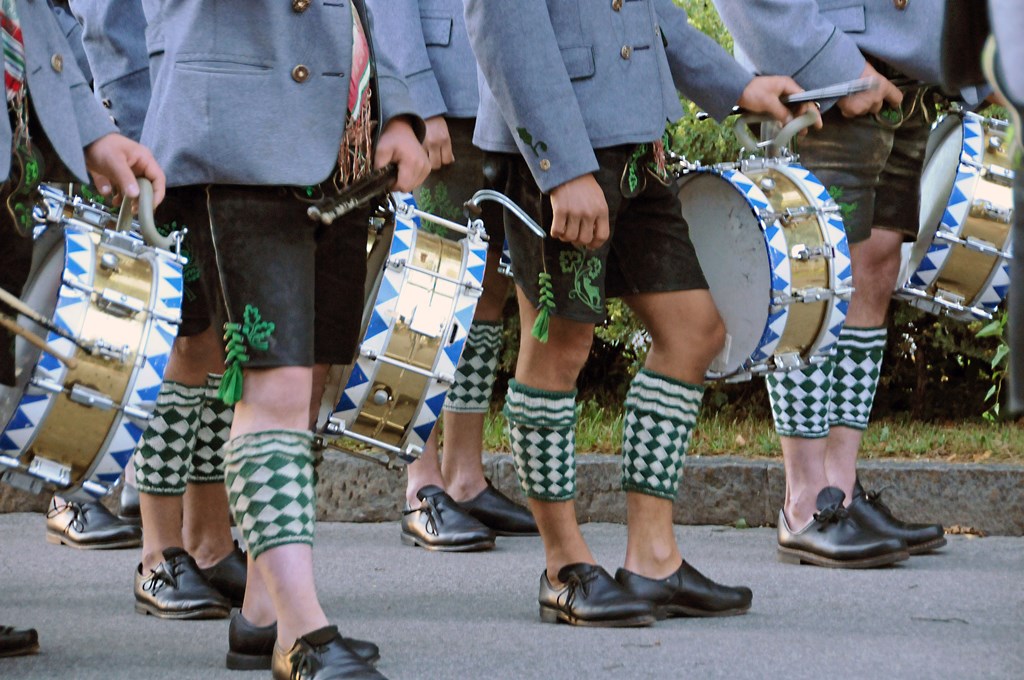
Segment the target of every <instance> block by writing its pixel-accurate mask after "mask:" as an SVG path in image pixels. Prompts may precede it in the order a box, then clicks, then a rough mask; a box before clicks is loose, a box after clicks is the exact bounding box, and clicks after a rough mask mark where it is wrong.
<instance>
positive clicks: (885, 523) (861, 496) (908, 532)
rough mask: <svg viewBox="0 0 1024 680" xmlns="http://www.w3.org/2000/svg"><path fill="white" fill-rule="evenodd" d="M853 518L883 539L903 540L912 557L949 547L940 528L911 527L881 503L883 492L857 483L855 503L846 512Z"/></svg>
mask: <svg viewBox="0 0 1024 680" xmlns="http://www.w3.org/2000/svg"><path fill="white" fill-rule="evenodd" d="M847 510H848V511H849V513H850V517H852V518H853V519H855V520H856V521H857V524H859V525H861V526H862V527H864V528H865V529H870V530H871V531H874V532H875V533H876V534H879V535H881V536H889V537H890V538H898V539H901V540H902V541H903V542H904V543H906V544H907V552H909V553H910V554H911V555H918V554H920V553H925V552H930V551H932V550H937V549H939V548H941V547H942V546H944V545H946V531H945V530H944V529H943V528H942V525H941V524H911V523H909V522H903V521H901V520H898V519H896V518H895V517H893V514H892V511H891V510H889V508H888V506H886V505H885V503H883V502H882V492H881V491H865V490H864V487H862V486H861V485H860V482H857V484H856V486H854V487H853V502H852V503H850V506H849V507H848V508H847Z"/></svg>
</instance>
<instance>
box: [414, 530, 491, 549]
mask: <svg viewBox="0 0 1024 680" xmlns="http://www.w3.org/2000/svg"><path fill="white" fill-rule="evenodd" d="M401 537H402V543H404V544H405V545H411V546H413V547H419V548H425V549H427V550H434V551H436V552H480V551H482V550H490V549H492V548H493V547H494V541H491V540H484V541H477V542H476V543H459V544H455V545H445V544H437V543H428V542H426V541H424V540H423V539H422V538H420V537H419V536H413V535H412V534H407V533H405V532H404V531H403V532H402V534H401Z"/></svg>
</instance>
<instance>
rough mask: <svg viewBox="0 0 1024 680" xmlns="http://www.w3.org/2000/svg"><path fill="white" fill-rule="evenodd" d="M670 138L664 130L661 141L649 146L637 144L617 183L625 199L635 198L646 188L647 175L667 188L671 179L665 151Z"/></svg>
mask: <svg viewBox="0 0 1024 680" xmlns="http://www.w3.org/2000/svg"><path fill="white" fill-rule="evenodd" d="M671 141H672V140H671V138H670V137H669V134H668V131H667V130H666V131H665V132H664V133H663V134H662V135H661V139H659V140H657V141H655V142H654V143H653V144H651V145H649V146H648V145H647V144H637V146H636V148H635V149H633V153H632V154H631V155H630V157H629V160H628V161H626V167H625V168H624V169H623V171H622V179H621V180H620V181H619V191H621V192H622V195H623V196H625V197H626V198H635V197H636V196H639V195H640V194H641V193H642V192H643V190H644V189H646V188H647V175H650V176H651V177H654V178H655V179H656V180H658V182H660V183H661V184H663V185H665V186H668V185H669V184H670V182H671V177H670V175H669V171H668V160H667V158H666V155H665V149H666V148H668V147H669V146H670V144H671Z"/></svg>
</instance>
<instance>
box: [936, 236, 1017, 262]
mask: <svg viewBox="0 0 1024 680" xmlns="http://www.w3.org/2000/svg"><path fill="white" fill-rule="evenodd" d="M935 240H936V241H945V242H946V243H949V244H951V245H957V246H962V247H964V248H966V249H967V250H971V251H973V252H976V253H981V254H983V255H991V256H992V257H1000V258H1002V259H1004V260H1012V259H1013V255H1012V254H1011V253H1010V252H1009V251H1005V250H1000V249H999V248H997V247H996V245H995V244H994V243H991V242H990V241H985V240H982V239H980V238H977V237H976V236H968V237H967V238H965V239H962V238H959V237H957V236H956V235H955V234H953V233H952V232H950V231H948V230H941V231H937V232H935Z"/></svg>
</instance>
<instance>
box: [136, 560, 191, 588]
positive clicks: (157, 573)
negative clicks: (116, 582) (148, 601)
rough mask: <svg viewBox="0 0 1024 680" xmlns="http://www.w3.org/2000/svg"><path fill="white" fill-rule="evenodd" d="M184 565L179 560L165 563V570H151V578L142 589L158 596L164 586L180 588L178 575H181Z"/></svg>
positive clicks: (144, 583)
mask: <svg viewBox="0 0 1024 680" xmlns="http://www.w3.org/2000/svg"><path fill="white" fill-rule="evenodd" d="M182 568H183V567H182V565H181V564H180V563H179V562H178V560H172V561H171V562H165V563H164V568H163V569H150V570H149V578H147V579H146V580H145V582H143V584H142V589H143V590H145V591H147V592H150V593H153V594H154V595H156V594H157V593H158V592H160V591H161V590H162V589H163V587H164V586H171V587H172V588H177V587H178V578H177V577H178V575H179V574H180V573H181V570H182Z"/></svg>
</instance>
